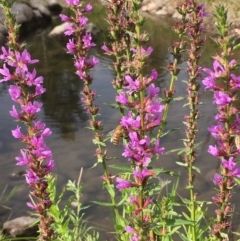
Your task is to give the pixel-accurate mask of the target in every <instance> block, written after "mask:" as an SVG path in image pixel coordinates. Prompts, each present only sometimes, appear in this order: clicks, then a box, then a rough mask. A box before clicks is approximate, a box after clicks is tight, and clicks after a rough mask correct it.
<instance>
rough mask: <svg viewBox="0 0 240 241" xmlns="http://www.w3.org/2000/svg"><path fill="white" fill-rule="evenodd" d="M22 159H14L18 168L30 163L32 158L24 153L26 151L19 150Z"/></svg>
mask: <svg viewBox="0 0 240 241" xmlns="http://www.w3.org/2000/svg"><path fill="white" fill-rule="evenodd" d="M20 152H21V154H22V157H16V158H15V159H16V161H17V165H18V166H25V165H27V164H28V163H29V162H31V160H32V158H31V157H29V156H28V155H27V153H26V151H24V150H22V149H21V150H20Z"/></svg>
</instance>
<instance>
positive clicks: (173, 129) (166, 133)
mask: <svg viewBox="0 0 240 241" xmlns="http://www.w3.org/2000/svg"><path fill="white" fill-rule="evenodd" d="M176 130H180V128H172V129H171V130H168V131H166V132H164V133H163V134H162V135H161V137H163V136H166V135H168V134H169V133H170V132H172V131H176Z"/></svg>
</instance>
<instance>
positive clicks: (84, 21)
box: [79, 16, 88, 28]
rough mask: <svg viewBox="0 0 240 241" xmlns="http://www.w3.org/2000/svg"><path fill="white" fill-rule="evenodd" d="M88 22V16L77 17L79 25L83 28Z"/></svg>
mask: <svg viewBox="0 0 240 241" xmlns="http://www.w3.org/2000/svg"><path fill="white" fill-rule="evenodd" d="M87 22H88V18H87V17H85V16H80V17H79V23H80V26H81V27H82V28H83V27H85V25H86V24H87Z"/></svg>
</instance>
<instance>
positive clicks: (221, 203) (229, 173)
mask: <svg viewBox="0 0 240 241" xmlns="http://www.w3.org/2000/svg"><path fill="white" fill-rule="evenodd" d="M215 18H216V22H217V29H218V38H217V39H216V42H217V44H218V46H219V47H220V49H221V51H222V52H221V54H219V55H215V56H214V57H213V59H214V61H213V70H212V69H209V68H203V71H204V72H205V73H206V77H205V78H204V79H203V81H202V83H203V85H204V86H205V90H210V91H212V92H213V104H214V105H216V107H217V111H218V112H217V114H216V115H215V121H216V123H215V124H214V125H212V126H210V127H209V128H208V130H209V132H210V133H211V135H212V136H213V138H214V139H215V142H216V144H215V145H210V146H209V149H208V152H209V153H210V154H211V155H212V156H214V157H217V158H219V161H220V169H219V172H216V173H215V174H214V177H213V183H214V185H215V190H216V194H215V195H214V196H213V197H212V201H213V203H214V204H215V205H216V206H217V209H216V210H215V214H216V217H215V219H214V220H213V225H212V228H211V236H210V238H211V240H228V235H227V233H228V231H229V229H230V228H231V226H232V224H231V217H232V213H233V204H232V203H231V197H232V194H233V189H234V187H235V186H236V182H235V181H237V179H239V178H240V168H239V167H237V156H238V155H239V154H240V149H239V148H240V141H239V140H240V139H239V135H240V118H239V108H238V107H237V106H236V104H235V102H236V100H237V99H238V97H237V95H238V93H239V89H240V76H237V75H236V74H235V70H236V68H237V67H238V65H239V63H238V62H237V61H236V60H235V59H232V54H233V51H234V50H235V49H236V48H237V45H235V42H234V40H235V38H234V37H232V36H229V34H228V30H229V27H230V25H229V24H228V23H227V10H226V9H225V7H224V5H219V6H217V7H216V11H215Z"/></svg>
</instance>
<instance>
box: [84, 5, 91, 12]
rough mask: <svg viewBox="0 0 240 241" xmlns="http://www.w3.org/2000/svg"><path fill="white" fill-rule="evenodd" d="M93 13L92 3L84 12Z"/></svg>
mask: <svg viewBox="0 0 240 241" xmlns="http://www.w3.org/2000/svg"><path fill="white" fill-rule="evenodd" d="M91 11H92V5H91V4H90V3H88V4H87V6H86V7H85V9H84V12H86V13H88V12H91Z"/></svg>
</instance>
